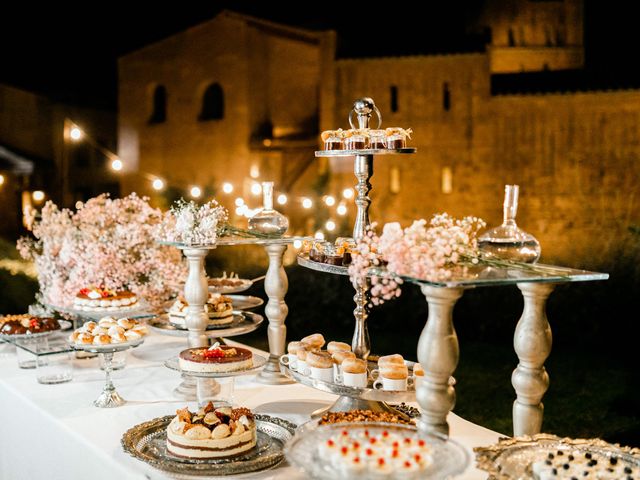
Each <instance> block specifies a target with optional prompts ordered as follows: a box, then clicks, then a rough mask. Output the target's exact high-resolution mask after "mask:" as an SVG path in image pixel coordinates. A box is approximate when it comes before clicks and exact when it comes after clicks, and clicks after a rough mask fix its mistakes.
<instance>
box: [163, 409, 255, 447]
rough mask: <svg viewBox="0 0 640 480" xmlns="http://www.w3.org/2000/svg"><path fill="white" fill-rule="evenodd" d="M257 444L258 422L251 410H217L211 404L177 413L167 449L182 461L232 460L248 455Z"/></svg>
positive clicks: (170, 426)
mask: <svg viewBox="0 0 640 480" xmlns="http://www.w3.org/2000/svg"><path fill="white" fill-rule="evenodd" d="M256 441H257V430H256V423H255V419H254V417H253V413H251V410H249V409H248V408H231V407H220V408H215V407H214V406H213V404H212V403H211V402H209V403H208V404H207V405H206V406H204V407H203V408H201V409H200V410H198V411H197V412H196V413H191V412H190V411H189V409H188V408H183V409H182V410H178V411H176V416H175V418H174V419H173V420H171V423H169V425H168V427H167V450H168V451H169V453H171V454H172V455H175V456H177V457H183V458H198V459H207V458H229V457H235V456H238V455H242V454H245V453H246V452H248V451H249V450H251V449H252V448H253V447H255V445H256Z"/></svg>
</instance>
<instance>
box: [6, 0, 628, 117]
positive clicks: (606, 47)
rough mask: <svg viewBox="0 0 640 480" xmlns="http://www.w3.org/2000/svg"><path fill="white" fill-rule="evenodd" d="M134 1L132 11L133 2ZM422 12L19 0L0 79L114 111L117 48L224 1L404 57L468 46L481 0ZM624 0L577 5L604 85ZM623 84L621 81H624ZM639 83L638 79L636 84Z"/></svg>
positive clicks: (356, 47)
mask: <svg viewBox="0 0 640 480" xmlns="http://www.w3.org/2000/svg"><path fill="white" fill-rule="evenodd" d="M134 3H135V4H136V5H138V7H137V8H136V9H135V10H132V9H131V5H132V4H134ZM425 3H426V4H428V5H429V8H430V9H431V11H430V14H429V15H428V16H427V17H419V16H418V15H415V14H414V13H413V12H412V8H411V5H412V3H411V2H396V3H390V4H388V6H387V7H386V8H385V9H382V8H380V7H376V8H373V7H369V6H368V4H367V3H366V2H358V3H357V4H354V3H344V4H343V3H341V2H303V4H304V6H305V8H300V9H292V8H291V4H290V3H288V2H287V3H284V2H277V1H271V2H264V1H255V2H248V1H244V2H243V1H217V2H211V1H209V2H193V1H182V2H172V3H170V4H169V5H167V6H164V5H162V4H161V3H160V2H158V3H148V4H147V5H148V9H147V10H142V9H141V8H140V5H141V3H140V2H128V3H124V2H122V3H118V2H103V3H102V4H98V3H95V2H91V3H85V4H73V3H68V2H55V3H54V4H53V5H50V6H47V7H40V6H38V7H37V8H35V7H34V6H33V5H25V6H22V7H13V8H12V9H5V8H4V7H3V11H2V13H1V14H0V61H1V64H0V82H4V83H8V84H11V85H15V86H17V87H22V88H25V89H29V90H33V91H36V92H40V93H44V94H46V95H49V96H51V97H53V98H55V99H58V100H61V101H66V102H70V103H74V104H79V105H87V106H94V107H99V108H107V109H115V106H116V99H117V64H116V59H117V58H118V56H120V55H123V54H125V53H127V52H130V51H133V50H136V49H138V48H140V47H142V46H144V45H146V44H148V43H151V42H153V41H157V40H160V39H162V38H164V37H167V36H169V35H171V34H173V33H176V32H179V31H181V30H184V29H185V28H188V27H190V26H193V25H197V24H198V23H201V22H203V21H206V20H208V19H210V18H213V17H214V16H215V15H216V14H217V13H218V12H220V10H222V9H224V8H227V9H231V10H235V11H238V12H242V13H247V14H251V15H255V16H259V17H262V18H267V19H269V20H274V21H277V22H282V23H286V24H290V25H295V26H301V27H307V28H312V29H325V28H332V29H335V30H337V31H338V34H339V40H340V43H339V46H338V54H339V55H341V56H375V55H407V54H420V53H423V54H424V53H438V52H440V53H441V52H451V51H461V50H464V51H469V50H474V49H476V50H477V49H478V47H479V46H481V45H482V37H481V36H480V35H476V36H470V35H468V33H467V28H466V26H467V24H468V22H469V20H470V19H473V18H474V17H475V15H476V14H477V13H478V11H479V10H480V8H481V7H482V1H481V0H467V1H458V2H456V1H450V2H425ZM630 3H631V2H629V3H627V2H622V1H620V2H609V1H607V2H604V1H596V0H592V1H589V0H587V1H586V5H585V42H586V52H587V70H588V71H590V72H594V73H595V74H597V75H598V76H600V77H602V76H603V75H604V76H605V77H606V78H607V79H608V81H609V83H610V84H611V86H612V87H615V86H616V84H617V83H618V82H619V81H621V80H623V79H628V78H631V77H633V78H634V79H635V78H636V73H635V72H636V70H639V68H638V67H637V63H638V61H639V60H638V48H637V47H638V46H639V45H640V41H639V39H638V34H637V24H636V22H637V19H636V16H635V15H633V12H632V11H631V10H630V8H631V7H630V6H629V4H630ZM627 83H628V82H627ZM638 85H639V86H640V82H639V83H638Z"/></svg>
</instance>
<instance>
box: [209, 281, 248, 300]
mask: <svg viewBox="0 0 640 480" xmlns="http://www.w3.org/2000/svg"><path fill="white" fill-rule="evenodd" d="M237 281H238V282H240V284H239V285H235V286H218V287H216V286H213V285H209V284H208V283H207V285H208V288H209V291H210V292H211V293H222V294H225V295H226V294H227V293H240V292H244V291H245V290H249V288H251V286H252V285H253V281H251V280H247V279H238V280H237ZM234 306H235V305H234Z"/></svg>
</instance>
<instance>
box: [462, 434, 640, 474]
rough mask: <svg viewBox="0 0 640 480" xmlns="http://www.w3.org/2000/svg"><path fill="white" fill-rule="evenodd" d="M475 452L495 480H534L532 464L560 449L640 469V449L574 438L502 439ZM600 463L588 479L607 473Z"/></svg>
mask: <svg viewBox="0 0 640 480" xmlns="http://www.w3.org/2000/svg"><path fill="white" fill-rule="evenodd" d="M473 450H474V452H475V453H476V463H477V467H478V468H480V469H482V470H484V471H486V472H488V473H489V478H490V479H491V480H528V479H533V473H532V471H531V466H532V464H533V463H535V462H539V461H542V460H545V459H546V458H547V455H548V454H549V453H553V454H557V452H558V451H559V450H562V451H563V452H565V453H566V454H567V456H568V455H569V454H572V455H574V456H575V455H576V454H578V455H584V454H586V453H591V454H592V455H594V458H598V457H599V458H603V457H604V458H611V457H613V456H615V457H616V458H617V462H619V463H620V464H622V465H627V466H629V467H631V468H633V469H634V470H635V471H636V472H637V470H638V469H639V468H640V449H637V448H629V447H620V446H619V445H614V444H611V443H607V442H605V441H604V440H600V439H597V438H594V439H571V438H560V437H557V436H555V435H549V434H546V433H541V434H538V435H534V436H532V437H529V436H524V437H516V438H501V439H500V440H499V442H498V443H497V444H495V445H491V446H489V447H478V448H474V449H473ZM600 463H601V464H602V465H601V466H596V468H591V469H590V470H591V472H590V473H591V476H589V477H588V478H592V477H593V478H596V476H595V474H596V473H597V472H598V471H599V470H598V468H600V469H602V471H603V472H604V471H605V470H606V468H607V467H608V466H609V465H608V464H607V463H608V462H606V463H603V462H600ZM581 478H582V477H581ZM598 478H599V477H598ZM606 478H609V477H606ZM634 478H635V477H634Z"/></svg>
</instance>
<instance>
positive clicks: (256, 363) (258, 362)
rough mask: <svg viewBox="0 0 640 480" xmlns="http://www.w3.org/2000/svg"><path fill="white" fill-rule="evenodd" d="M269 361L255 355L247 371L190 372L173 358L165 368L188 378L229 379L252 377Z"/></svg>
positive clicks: (167, 361)
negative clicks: (244, 376) (181, 367)
mask: <svg viewBox="0 0 640 480" xmlns="http://www.w3.org/2000/svg"><path fill="white" fill-rule="evenodd" d="M267 361H268V359H267V358H266V357H263V356H262V355H256V354H255V353H254V354H253V366H252V367H251V368H247V369H246V370H236V371H234V372H215V373H214V372H189V371H185V370H181V369H180V364H179V363H178V357H172V358H170V359H169V360H165V362H164V366H165V367H167V368H170V369H171V370H175V371H177V372H180V373H182V374H183V375H186V376H187V377H200V378H227V377H239V376H242V375H252V374H254V373H258V372H259V371H260V370H262V368H263V367H264V366H265V365H266V363H267Z"/></svg>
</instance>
